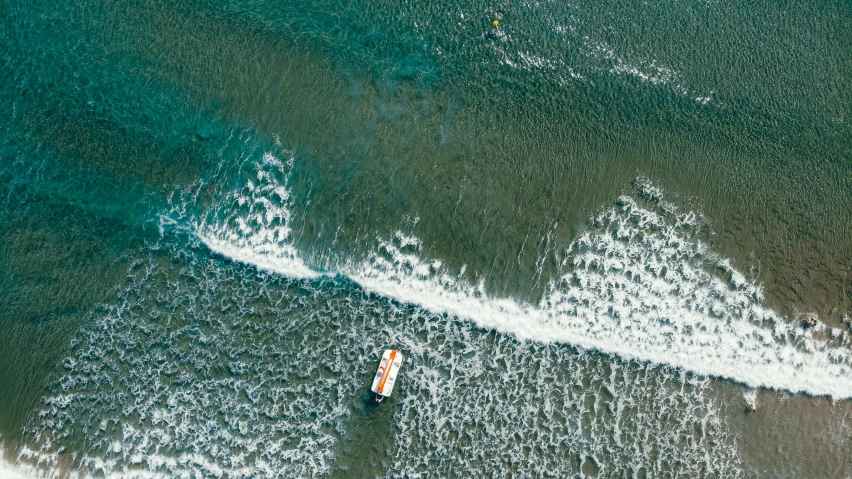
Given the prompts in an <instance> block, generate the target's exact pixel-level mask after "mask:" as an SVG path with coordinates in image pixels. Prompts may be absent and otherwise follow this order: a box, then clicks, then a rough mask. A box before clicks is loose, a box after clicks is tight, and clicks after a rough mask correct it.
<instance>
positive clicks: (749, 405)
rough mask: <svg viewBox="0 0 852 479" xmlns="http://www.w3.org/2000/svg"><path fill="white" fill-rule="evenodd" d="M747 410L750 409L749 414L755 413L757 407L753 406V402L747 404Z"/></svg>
mask: <svg viewBox="0 0 852 479" xmlns="http://www.w3.org/2000/svg"><path fill="white" fill-rule="evenodd" d="M748 408H749V409H751V412H757V405H755V404H754V401H752V402H750V403H749V404H748Z"/></svg>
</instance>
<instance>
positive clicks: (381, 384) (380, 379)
mask: <svg viewBox="0 0 852 479" xmlns="http://www.w3.org/2000/svg"><path fill="white" fill-rule="evenodd" d="M400 366H402V354H400V352H399V351H397V350H396V349H387V350H385V354H383V355H382V362H381V363H379V370H378V371H376V377H374V378H373V386H372V387H371V388H370V390H371V391H373V392H374V393H376V402H382V399H384V398H386V397H388V396H390V395H391V392H393V385H394V383H396V375H397V374H399V367H400Z"/></svg>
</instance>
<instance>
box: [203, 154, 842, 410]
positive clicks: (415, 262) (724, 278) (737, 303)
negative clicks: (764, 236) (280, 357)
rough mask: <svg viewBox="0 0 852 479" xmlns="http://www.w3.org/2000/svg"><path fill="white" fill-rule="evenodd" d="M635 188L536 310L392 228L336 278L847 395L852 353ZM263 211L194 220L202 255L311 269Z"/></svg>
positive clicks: (474, 316)
mask: <svg viewBox="0 0 852 479" xmlns="http://www.w3.org/2000/svg"><path fill="white" fill-rule="evenodd" d="M264 161H265V163H266V164H272V165H274V166H275V167H276V168H283V165H281V164H280V162H278V163H276V162H275V160H274V159H269V158H265V160H264ZM640 182H641V183H642V185H640V186H641V191H640V194H641V195H642V196H643V197H645V198H647V199H648V200H649V202H650V203H651V204H650V205H649V206H644V207H643V206H640V205H639V204H638V203H637V202H636V201H635V200H634V199H632V198H630V197H622V198H621V199H620V200H619V204H618V205H617V206H615V207H613V208H610V209H609V210H607V211H605V212H604V213H603V214H601V215H599V216H598V217H596V218H594V219H593V221H592V225H593V226H592V227H591V228H590V230H589V231H588V232H586V233H585V234H583V235H582V236H580V237H579V238H577V239H576V240H574V241H573V243H572V244H571V246H570V247H569V248H568V249H567V251H564V252H560V253H557V254H558V255H559V256H560V257H559V260H560V261H561V262H562V267H563V273H561V276H560V277H558V278H557V279H555V280H554V281H552V282H551V283H550V284H549V285H548V286H547V288H546V293H545V295H544V296H543V298H542V299H541V301H540V302H539V303H538V304H529V303H526V302H522V301H516V300H513V299H507V298H498V297H493V296H490V295H489V294H488V293H487V292H486V291H485V288H484V286H483V284H482V283H480V284H476V285H472V284H469V283H467V282H465V281H463V280H460V279H459V278H458V277H456V276H454V275H452V274H451V273H449V272H448V271H447V270H446V269H445V268H444V267H443V266H442V263H441V261H438V260H434V259H432V260H429V259H424V258H421V257H420V255H419V251H420V249H421V243H420V241H419V240H418V239H417V238H415V237H413V236H411V235H405V234H403V233H401V232H397V233H396V234H394V235H393V238H392V240H391V241H385V240H381V239H378V240H377V248H376V250H375V251H374V252H373V253H372V254H370V255H369V258H368V259H367V260H366V261H364V262H351V261H350V262H346V263H344V264H343V265H342V266H340V267H339V272H340V273H342V274H345V275H346V276H348V277H349V278H351V279H352V280H354V281H355V282H357V283H358V284H360V285H361V286H362V287H363V288H365V289H366V290H369V291H371V292H375V293H378V294H380V295H383V296H386V297H390V298H393V299H395V300H398V301H401V302H405V303H410V304H416V305H419V306H421V307H423V308H424V309H426V310H428V311H431V312H435V313H439V314H444V313H446V314H450V315H453V316H456V317H458V318H461V319H465V320H471V321H473V322H474V323H475V324H477V325H478V326H480V327H484V328H493V329H495V330H497V331H500V332H503V333H509V334H513V335H515V336H517V337H518V338H520V339H524V340H535V341H544V342H561V343H566V344H570V345H573V346H577V347H582V348H588V349H594V350H597V351H601V352H604V353H608V354H614V355H618V356H619V357H622V358H625V359H631V360H638V361H648V362H651V363H654V364H664V365H669V366H674V367H678V368H682V369H684V370H687V371H692V372H695V373H698V374H702V375H707V376H714V377H724V378H728V379H732V380H734V381H737V382H740V383H743V384H745V385H748V386H750V387H767V388H773V389H784V390H787V391H791V392H805V393H810V394H814V395H830V396H832V397H835V398H847V397H852V374H850V373H852V366H850V364H852V356H850V351H848V350H847V349H845V348H839V347H832V346H830V345H828V344H827V343H826V342H824V341H819V340H815V339H813V338H812V337H810V335H809V334H806V333H805V332H804V331H802V330H801V329H800V328H796V327H792V326H790V325H789V324H788V323H787V322H786V321H785V320H784V319H783V318H781V317H779V316H778V315H777V314H775V313H774V312H773V311H771V310H769V309H767V308H765V307H764V306H763V305H762V289H761V287H760V286H759V285H757V284H754V283H753V282H751V281H749V280H748V279H747V278H746V277H745V275H743V274H742V273H740V272H738V271H737V270H736V269H734V268H733V267H731V265H730V262H729V261H728V260H727V259H724V258H720V257H719V256H718V255H716V254H713V253H711V252H708V251H707V248H706V246H704V245H703V244H701V243H700V242H698V241H696V240H695V239H693V238H692V236H691V231H692V230H693V229H694V228H695V226H696V224H697V220H698V215H696V214H695V213H693V212H686V213H682V214H676V210H677V208H676V207H674V205H672V204H671V203H667V202H664V201H662V191H661V190H660V189H659V188H657V187H654V186H653V185H652V184H651V183H650V182H649V181H648V180H646V179H642V180H641V181H640ZM241 191H242V190H241ZM249 192H250V194H244V193H242V192H238V193H235V194H233V195H232V197H231V198H230V199H229V201H230V203H233V204H237V205H243V204H249V205H252V204H263V205H268V204H269V203H270V201H269V200H268V199H267V198H268V197H269V196H270V195H269V193H270V192H275V194H276V195H279V196H281V197H282V198H287V197H288V195H287V194H286V193H284V194H281V193H280V192H281V186H280V185H279V184H276V183H274V182H271V183H269V182H268V183H263V182H261V183H260V185H259V186H255V185H251V188H249ZM654 205H658V206H654ZM263 211H264V212H270V211H272V212H273V213H274V214H283V215H285V219H284V220H283V221H280V220H276V218H275V217H274V216H269V215H265V216H260V215H259V214H258V213H255V212H252V211H251V210H249V212H248V213H246V214H243V213H240V212H228V213H227V215H226V217H227V218H228V221H225V222H222V223H220V224H218V225H216V226H215V227H211V226H209V225H206V224H203V225H201V227H200V228H199V237H200V238H201V239H202V240H203V241H204V242H205V243H206V244H207V245H208V246H209V247H210V248H211V249H212V250H214V251H216V252H219V253H221V254H223V255H226V256H229V257H231V258H233V259H235V260H237V261H243V262H248V263H251V264H254V265H256V266H257V267H259V268H262V269H267V270H272V271H276V272H278V273H281V274H284V275H288V276H293V277H297V278H308V277H312V276H316V275H317V274H319V273H317V272H315V271H311V270H310V269H309V268H308V266H307V265H305V263H304V262H303V261H302V260H301V259H299V256H298V253H297V252H296V251H295V249H294V248H293V247H292V246H290V245H289V244H287V243H286V239H287V238H288V233H286V232H285V233H283V234H282V233H280V232H279V231H280V228H281V226H280V225H284V226H283V227H284V228H287V227H288V224H289V210H287V209H286V204H285V205H284V206H282V207H280V209H278V210H275V209H273V208H270V207H269V206H265V207H264V208H263ZM241 215H242V216H241ZM269 224H277V225H279V226H277V228H279V230H270V229H269V227H268V225H269ZM246 225H248V226H246ZM246 231H248V232H247V233H246ZM412 247H413V249H412Z"/></svg>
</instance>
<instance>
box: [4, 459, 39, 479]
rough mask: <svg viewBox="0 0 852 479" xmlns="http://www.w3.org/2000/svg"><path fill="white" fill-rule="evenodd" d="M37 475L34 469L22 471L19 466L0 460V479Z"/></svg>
mask: <svg viewBox="0 0 852 479" xmlns="http://www.w3.org/2000/svg"><path fill="white" fill-rule="evenodd" d="M37 477H39V476H38V475H36V474H35V473H34V471H32V470H29V471H24V469H22V468H21V467H20V466H16V465H12V464H9V463H7V462H6V461H5V460H4V461H0V479H36V478H37Z"/></svg>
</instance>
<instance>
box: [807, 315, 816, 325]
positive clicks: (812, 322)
mask: <svg viewBox="0 0 852 479" xmlns="http://www.w3.org/2000/svg"><path fill="white" fill-rule="evenodd" d="M816 325H817V321H816V318H815V317H813V316H811V317H809V318H808V327H810V328H815V327H816Z"/></svg>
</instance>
